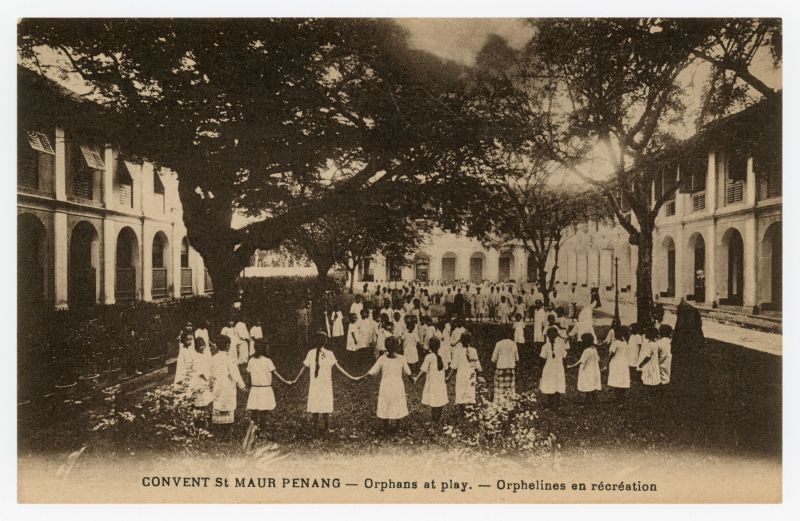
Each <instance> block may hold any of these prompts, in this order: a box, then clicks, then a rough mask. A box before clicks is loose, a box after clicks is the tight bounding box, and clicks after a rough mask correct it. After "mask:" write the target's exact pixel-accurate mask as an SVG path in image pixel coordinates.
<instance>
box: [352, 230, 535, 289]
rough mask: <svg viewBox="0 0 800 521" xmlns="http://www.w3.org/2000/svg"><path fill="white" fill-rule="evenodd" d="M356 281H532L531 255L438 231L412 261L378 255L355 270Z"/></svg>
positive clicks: (516, 249) (515, 249)
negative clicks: (485, 245) (529, 259)
mask: <svg viewBox="0 0 800 521" xmlns="http://www.w3.org/2000/svg"><path fill="white" fill-rule="evenodd" d="M356 280H357V281H363V282H386V281H400V280H418V281H442V282H452V281H454V280H471V281H481V280H487V281H492V282H497V281H509V280H514V281H517V282H526V281H528V280H533V279H532V273H531V277H529V271H528V254H527V252H526V251H525V250H524V249H522V248H520V247H518V246H509V247H508V248H504V249H502V250H498V249H495V248H486V247H484V246H483V245H482V244H481V243H480V241H477V240H475V239H471V238H469V237H465V236H463V235H459V234H453V233H448V232H443V231H435V232H433V233H432V234H431V236H430V237H429V238H428V239H427V240H426V242H425V243H424V244H423V245H422V246H421V247H420V249H419V253H417V254H416V255H415V256H414V257H413V259H411V260H410V262H397V261H396V260H393V259H391V258H389V259H387V258H384V257H381V256H376V257H375V258H373V259H370V260H369V261H367V262H365V263H364V266H361V267H359V268H358V269H357V270H356Z"/></svg>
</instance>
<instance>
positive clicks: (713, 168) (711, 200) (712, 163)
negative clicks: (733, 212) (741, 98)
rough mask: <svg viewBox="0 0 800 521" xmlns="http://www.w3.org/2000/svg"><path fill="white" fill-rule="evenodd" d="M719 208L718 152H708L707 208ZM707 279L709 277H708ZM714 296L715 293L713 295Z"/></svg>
mask: <svg viewBox="0 0 800 521" xmlns="http://www.w3.org/2000/svg"><path fill="white" fill-rule="evenodd" d="M716 209H717V157H716V153H715V152H713V151H711V152H709V153H708V169H707V171H706V210H708V211H709V212H710V213H714V211H715V210H716ZM706 280H707V279H706ZM711 298H714V295H713V294H712V295H711Z"/></svg>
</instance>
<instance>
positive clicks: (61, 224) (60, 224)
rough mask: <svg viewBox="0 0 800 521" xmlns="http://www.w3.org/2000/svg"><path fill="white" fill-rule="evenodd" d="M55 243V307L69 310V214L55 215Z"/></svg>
mask: <svg viewBox="0 0 800 521" xmlns="http://www.w3.org/2000/svg"><path fill="white" fill-rule="evenodd" d="M53 241H54V246H55V248H54V251H53V253H54V255H53V267H54V274H53V275H54V277H53V279H54V282H55V299H54V300H55V307H56V309H67V307H68V306H69V304H68V298H67V297H68V295H67V286H68V285H67V278H68V276H69V272H68V267H67V257H68V256H69V241H68V239H67V214H65V213H64V212H59V211H56V212H55V213H54V214H53Z"/></svg>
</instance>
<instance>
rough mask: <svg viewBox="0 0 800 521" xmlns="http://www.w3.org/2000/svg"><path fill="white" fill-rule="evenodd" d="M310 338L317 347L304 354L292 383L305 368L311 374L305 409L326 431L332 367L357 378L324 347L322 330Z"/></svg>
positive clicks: (331, 394) (331, 396) (329, 413)
mask: <svg viewBox="0 0 800 521" xmlns="http://www.w3.org/2000/svg"><path fill="white" fill-rule="evenodd" d="M312 340H313V342H314V344H313V345H316V346H317V347H316V348H314V349H311V350H310V351H309V352H308V353H307V354H306V358H305V360H304V361H303V367H302V368H301V369H300V373H298V375H297V376H296V377H295V379H294V380H292V383H294V382H296V381H297V379H298V378H300V376H302V374H303V372H305V370H306V369H308V370H309V372H310V373H311V374H310V375H309V378H308V404H307V408H306V410H307V411H308V412H309V413H311V418H312V420H313V421H314V423H315V424H316V425H317V426H319V423H320V419H321V420H322V428H323V429H324V430H326V431H327V430H329V429H330V415H331V413H332V412H333V375H332V372H333V368H334V367H335V368H336V369H338V370H339V372H341V373H342V374H343V375H345V376H346V377H348V378H350V379H351V380H357V378H355V377H353V376H351V375H350V374H349V373H348V372H347V371H345V370H344V369H343V368H342V366H340V365H339V363H338V362H337V361H336V356H335V355H334V354H333V351H330V350H328V349H325V344H326V343H327V340H328V335H326V334H325V332H324V331H318V332H317V333H316V334H315V335H314V337H313V339H312Z"/></svg>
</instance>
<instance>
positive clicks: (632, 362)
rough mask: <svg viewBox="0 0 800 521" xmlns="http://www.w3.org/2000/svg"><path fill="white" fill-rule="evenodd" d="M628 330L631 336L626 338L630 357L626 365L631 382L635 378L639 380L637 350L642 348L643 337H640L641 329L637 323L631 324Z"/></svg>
mask: <svg viewBox="0 0 800 521" xmlns="http://www.w3.org/2000/svg"><path fill="white" fill-rule="evenodd" d="M630 331H631V337H630V338H629V339H628V356H629V357H630V359H629V361H628V367H629V368H630V373H631V382H633V381H635V380H636V379H639V380H641V378H640V377H639V371H638V369H639V351H641V349H642V343H644V339H643V338H642V329H641V328H640V327H639V324H631V328H630Z"/></svg>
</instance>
